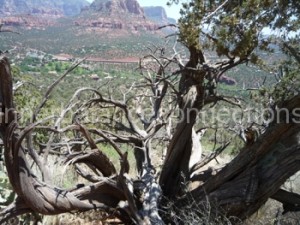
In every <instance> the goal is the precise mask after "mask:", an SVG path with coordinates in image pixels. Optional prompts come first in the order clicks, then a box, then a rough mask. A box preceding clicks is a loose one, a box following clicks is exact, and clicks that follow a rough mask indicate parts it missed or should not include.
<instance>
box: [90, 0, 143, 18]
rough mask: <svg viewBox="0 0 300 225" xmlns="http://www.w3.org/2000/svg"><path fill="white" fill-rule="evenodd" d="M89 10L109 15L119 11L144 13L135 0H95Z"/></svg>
mask: <svg viewBox="0 0 300 225" xmlns="http://www.w3.org/2000/svg"><path fill="white" fill-rule="evenodd" d="M90 10H91V11H96V12H101V13H106V14H109V15H113V14H120V13H129V14H134V15H144V12H143V9H142V8H141V7H140V5H139V3H138V2H137V1H136V0H95V1H94V2H93V3H92V4H91V6H90Z"/></svg>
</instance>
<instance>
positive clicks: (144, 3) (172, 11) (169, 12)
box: [87, 0, 180, 20]
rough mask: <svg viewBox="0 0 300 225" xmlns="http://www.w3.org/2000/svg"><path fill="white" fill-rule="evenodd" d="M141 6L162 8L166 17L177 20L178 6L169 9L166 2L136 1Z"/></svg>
mask: <svg viewBox="0 0 300 225" xmlns="http://www.w3.org/2000/svg"><path fill="white" fill-rule="evenodd" d="M87 1H89V2H92V1H93V0H87ZM137 1H138V2H139V3H140V5H141V6H163V7H164V8H165V10H166V12H167V15H168V17H171V18H173V19H176V20H177V19H178V18H179V9H180V4H179V5H172V6H171V7H169V6H167V5H166V4H167V1H168V0H137Z"/></svg>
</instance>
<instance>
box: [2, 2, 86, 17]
mask: <svg viewBox="0 0 300 225" xmlns="http://www.w3.org/2000/svg"><path fill="white" fill-rule="evenodd" d="M88 5H89V2H87V1H86V0H0V17H3V16H15V15H19V14H39V15H48V16H49V15H50V16H56V17H60V16H74V15H77V14H79V13H80V11H81V9H82V8H83V7H85V6H88Z"/></svg>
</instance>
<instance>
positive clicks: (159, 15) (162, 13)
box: [143, 6, 176, 24]
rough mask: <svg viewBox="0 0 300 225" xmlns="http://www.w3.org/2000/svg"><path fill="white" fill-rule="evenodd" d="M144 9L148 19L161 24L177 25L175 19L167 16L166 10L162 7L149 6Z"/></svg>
mask: <svg viewBox="0 0 300 225" xmlns="http://www.w3.org/2000/svg"><path fill="white" fill-rule="evenodd" d="M143 9H144V12H145V15H146V17H147V18H149V19H151V20H153V21H155V22H157V23H159V24H166V23H174V24H175V23H176V20H175V19H172V18H169V17H168V16H167V13H166V10H165V9H164V7H162V6H148V7H143Z"/></svg>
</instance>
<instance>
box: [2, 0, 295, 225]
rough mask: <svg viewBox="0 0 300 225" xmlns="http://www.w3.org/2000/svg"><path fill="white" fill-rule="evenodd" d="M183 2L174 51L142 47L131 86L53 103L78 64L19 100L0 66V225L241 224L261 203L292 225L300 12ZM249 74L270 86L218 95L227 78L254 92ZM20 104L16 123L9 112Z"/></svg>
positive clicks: (12, 74)
mask: <svg viewBox="0 0 300 225" xmlns="http://www.w3.org/2000/svg"><path fill="white" fill-rule="evenodd" d="M98 2H99V1H98ZM179 2H180V1H179ZM176 3H178V1H176V0H172V1H170V2H169V4H176ZM180 4H182V9H181V12H180V13H181V17H180V19H179V20H178V23H177V24H176V25H174V24H173V25H170V26H172V27H174V26H176V29H177V31H176V32H175V33H174V34H172V35H171V36H170V37H171V38H172V39H170V41H169V42H168V43H169V44H170V42H172V45H171V47H170V48H167V49H166V45H160V43H157V45H152V46H151V47H149V48H148V50H149V53H148V54H146V55H144V56H143V57H141V58H140V62H139V64H138V68H136V69H135V70H134V71H135V73H133V74H132V76H130V75H128V77H130V78H131V79H130V80H129V79H128V82H126V81H123V80H121V79H119V77H116V79H115V80H114V79H107V80H105V79H103V80H101V81H99V83H96V81H95V80H93V82H92V85H91V86H89V83H88V82H86V84H87V87H85V86H84V84H82V82H81V83H80V77H79V80H78V82H76V81H75V83H78V85H79V86H78V88H77V89H76V90H74V93H72V94H68V95H66V96H64V101H62V98H60V97H59V95H55V92H56V91H58V90H59V91H60V92H61V93H63V92H68V91H69V90H66V89H64V88H63V87H64V86H65V85H67V84H65V82H64V80H65V79H68V78H69V79H70V76H69V75H71V74H73V75H74V74H76V72H75V71H76V70H77V69H78V68H79V67H80V65H81V64H82V63H83V61H84V59H83V60H76V61H75V62H73V63H72V64H65V65H68V67H64V68H63V69H62V68H61V67H60V69H61V75H60V76H57V77H56V80H55V81H48V82H49V83H48V84H47V85H46V86H45V87H43V88H38V89H36V88H35V87H32V85H28V88H29V89H19V91H20V90H22V91H24V94H20V93H19V94H18V89H17V87H18V86H19V84H20V82H24V81H22V79H24V78H23V77H22V76H21V75H20V74H21V73H20V71H18V68H17V67H12V66H11V64H10V61H9V59H8V57H6V55H5V54H4V55H3V54H2V55H1V58H0V81H1V82H0V105H1V110H2V111H1V113H0V116H1V117H0V122H1V123H0V138H1V140H2V146H3V155H4V165H5V168H6V173H7V177H8V179H7V180H6V186H5V188H7V187H8V186H9V185H10V187H11V189H12V190H13V193H15V196H11V195H10V196H9V197H7V201H5V202H4V203H3V205H4V206H5V207H3V208H2V210H1V211H0V223H1V224H5V223H8V222H9V220H11V219H12V220H13V219H15V218H16V217H17V216H19V217H18V219H15V220H17V221H25V222H24V223H26V222H27V223H29V221H30V220H31V221H33V222H34V223H35V224H38V222H39V221H41V220H42V219H43V217H44V216H47V215H48V216H49V215H51V216H55V215H59V214H63V213H76V214H75V215H79V214H80V213H84V212H86V211H90V210H93V213H94V214H96V215H97V221H94V222H98V223H99V224H102V223H103V224H105V223H107V224H109V223H111V224H115V223H120V224H139V225H150V224H153V225H154V224H243V223H244V224H245V223H246V222H247V220H248V219H249V218H250V217H251V216H252V215H253V214H255V213H256V212H258V211H259V210H260V209H261V207H262V206H264V204H265V203H266V202H267V201H268V200H269V199H273V200H276V201H277V202H278V204H280V208H278V211H277V213H276V214H275V215H274V216H273V218H272V219H270V220H269V221H267V222H266V221H265V224H280V223H281V224H297V223H299V219H297V218H296V219H295V220H293V221H291V220H289V219H287V218H286V217H285V215H287V214H288V213H290V212H298V211H299V210H300V208H299V205H300V194H299V193H296V192H293V191H290V190H288V189H286V188H284V186H283V185H284V183H285V182H286V181H287V180H288V179H289V178H291V177H292V176H293V175H295V174H296V173H297V172H298V171H299V170H300V163H299V160H300V138H299V137H300V93H299V87H300V76H299V72H300V71H299V69H300V67H299V64H300V49H299V26H300V21H299V20H298V19H297V18H299V16H300V15H299V14H300V3H299V1H297V0H290V1H285V0H278V1H275V0H274V1H273V0H251V1H230V0H221V1H216V0H210V1H206V0H192V1H190V2H188V3H186V2H183V3H180ZM0 35H2V33H0ZM10 35H14V34H13V33H10ZM174 37H176V38H175V39H174ZM274 46H276V48H275V47H274ZM182 47H184V49H185V50H184V51H183V50H182ZM274 49H276V50H278V51H279V52H280V55H282V57H280V58H279V57H274V54H276V53H275V52H274ZM262 53H263V54H262ZM277 53H278V52H277ZM46 63H47V62H46ZM56 65H58V67H59V64H51V65H48V64H47V67H48V68H49V67H50V68H52V67H54V66H56ZM61 66H62V65H61ZM243 68H244V69H243ZM246 68H247V69H246ZM253 70H256V71H257V70H260V71H264V73H263V74H266V78H265V79H257V80H256V81H253V82H252V83H253V87H247V88H244V87H242V85H243V82H241V83H239V85H240V86H238V87H237V86H228V85H225V84H221V83H220V80H221V77H222V76H224V75H225V74H230V72H234V73H235V75H236V73H240V76H242V78H240V79H245V81H247V85H251V83H250V82H249V80H248V78H247V76H248V75H249V74H250V75H249V76H251V77H254V76H253V75H252V74H251V72H253ZM247 71H249V72H247ZM77 73H78V74H80V73H84V72H83V71H81V72H78V71H77ZM17 75H18V77H16V76H17ZM267 76H272V82H267ZM91 77H94V78H96V76H91ZM107 77H108V76H107ZM16 78H17V79H16ZM27 78H28V77H27ZM72 78H74V76H73V77H72ZM94 78H93V79H94ZM30 79H32V78H28V80H27V82H28V83H29V84H30V83H32V82H31V80H30ZM83 83H85V82H83ZM33 86H34V85H33ZM65 87H68V86H65ZM72 88H73V86H72ZM28 90H30V91H28ZM33 90H36V92H38V93H34V92H33ZM37 90H38V91H37ZM26 91H27V92H26ZM29 94H33V95H34V96H35V97H32V99H35V100H34V101H30V103H31V105H30V108H28V109H27V110H29V109H30V110H32V112H33V113H32V114H30V115H28V119H27V120H25V121H24V120H22V115H20V114H18V110H20V107H19V106H18V105H22V104H23V105H24V107H28V106H26V98H24V97H23V98H22V96H26V95H28V96H29ZM61 103H63V104H62V105H61V106H62V107H61V108H59V110H58V111H57V109H58V107H57V106H58V105H60V104H61ZM21 121H23V122H21ZM204 143H205V144H204ZM204 147H205V148H206V149H205V151H204V150H203V148H204ZM229 150H230V151H231V152H232V154H233V158H232V159H231V160H229V162H225V164H224V165H221V166H212V165H213V164H212V162H213V161H214V160H218V156H219V155H222V154H224V152H226V151H229ZM25 215H29V219H27V217H26V216H25ZM71 223H72V222H70V224H71ZM256 223H259V221H256Z"/></svg>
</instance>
